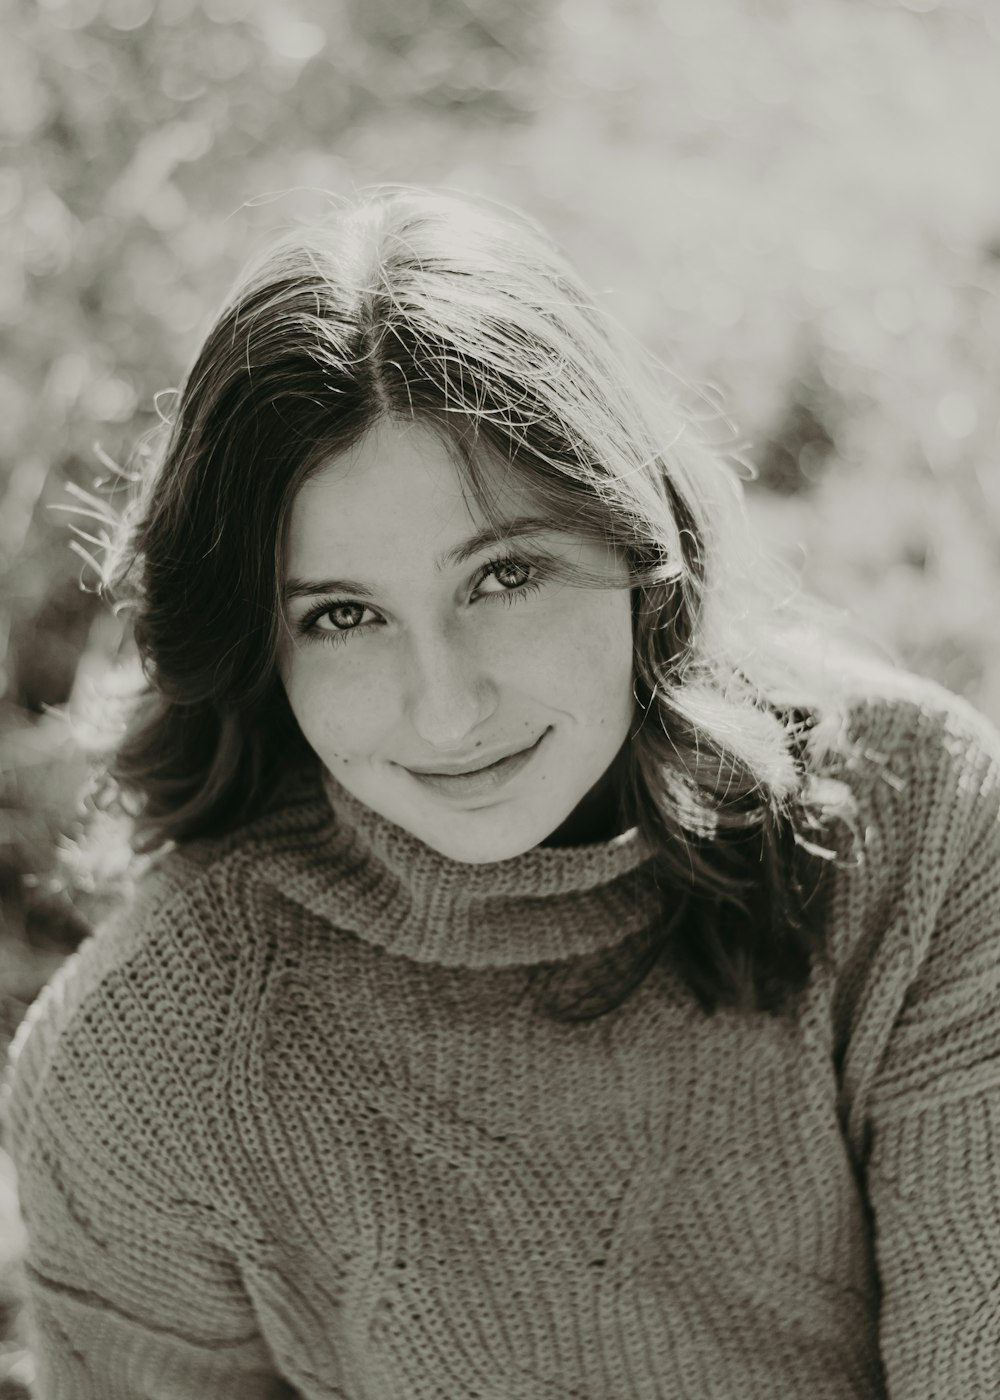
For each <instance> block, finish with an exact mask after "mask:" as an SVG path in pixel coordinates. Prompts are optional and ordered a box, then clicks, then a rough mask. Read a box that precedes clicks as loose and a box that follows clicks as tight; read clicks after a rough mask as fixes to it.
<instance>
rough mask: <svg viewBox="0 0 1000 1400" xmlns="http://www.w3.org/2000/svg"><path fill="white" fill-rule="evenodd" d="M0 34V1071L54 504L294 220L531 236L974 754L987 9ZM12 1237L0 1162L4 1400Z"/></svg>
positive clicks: (40, 773) (215, 9)
mask: <svg viewBox="0 0 1000 1400" xmlns="http://www.w3.org/2000/svg"><path fill="white" fill-rule="evenodd" d="M0 13H2V15H3V43H2V45H0V128H2V138H0V139H2V143H3V151H2V158H0V159H2V166H0V217H2V219H3V226H4V237H3V240H2V246H0V333H2V343H0V696H2V700H0V707H2V708H0V1054H2V1052H3V1050H4V1049H5V1046H6V1043H7V1041H8V1040H9V1037H10V1035H11V1034H12V1033H13V1031H14V1029H15V1027H16V1025H17V1023H18V1021H19V1020H20V1018H21V1016H22V1015H23V1013H24V1011H25V1010H26V1008H27V1006H28V1004H29V1003H30V1001H31V1000H32V998H33V997H34V995H35V994H36V992H37V991H38V989H39V988H40V986H41V985H42V983H43V982H44V981H45V980H46V979H47V978H48V976H50V975H51V973H52V972H53V971H54V970H55V968H56V967H57V966H58V965H59V963H60V961H61V960H62V959H63V958H64V957H65V956H66V954H67V952H68V951H70V950H71V949H72V948H73V947H74V946H76V944H77V943H78V941H79V939H80V937H81V936H82V934H83V933H84V931H85V929H86V920H87V918H88V909H87V907H86V903H85V897H86V892H85V891H84V892H81V891H67V890H64V889H61V888H60V886H59V882H58V879H57V877H56V875H55V869H56V867H55V852H56V850H57V848H58V846H59V844H60V842H63V841H65V840H66V839H67V837H70V838H71V837H72V833H73V831H74V824H75V822H76V819H77V813H76V794H75V786H76V784H77V782H78V780H79V777H80V765H79V761H78V760H77V759H76V757H75V755H74V750H73V743H72V738H71V735H70V733H69V728H68V726H67V723H66V720H65V717H64V714H65V709H66V707H67V706H71V705H72V704H73V702H74V698H75V697H79V696H80V694H81V693H82V692H83V691H84V690H85V689H86V687H87V686H88V685H89V684H90V683H91V680H92V678H93V677H94V675H95V674H99V673H100V672H101V671H102V669H104V668H106V667H107V666H108V664H109V661H110V659H111V658H112V657H113V656H114V654H115V651H116V648H117V646H118V641H119V637H118V625H117V623H115V621H114V620H113V619H111V618H109V617H108V616H107V615H106V614H105V612H104V611H103V610H102V608H101V605H100V603H99V600H98V599H97V598H96V597H95V596H94V594H93V593H92V592H87V591H85V590H84V589H82V588H81V578H82V579H83V580H84V581H85V582H88V581H89V583H90V585H91V586H92V582H93V576H92V573H91V571H89V570H88V569H87V567H86V564H85V561H84V559H83V558H82V556H81V555H80V554H79V553H78V552H75V551H74V550H73V549H72V548H71V547H70V541H71V540H72V539H73V536H71V535H70V533H69V531H68V528H67V522H68V520H69V519H70V518H71V517H68V516H67V515H66V514H65V512H64V511H63V510H62V509H61V508H60V507H63V506H65V505H67V504H70V503H72V502H73V501H74V500H76V501H77V503H79V499H78V498H77V497H74V495H73V492H74V491H75V490H84V491H86V490H89V489H91V488H92V487H93V485H94V482H95V480H96V479H98V478H105V479H106V478H108V477H109V475H110V473H109V469H108V466H107V462H108V460H111V461H124V460H126V459H127V457H128V455H129V452H130V450H131V448H132V447H133V445H134V444H135V442H136V440H137V439H138V438H139V437H140V435H141V434H142V433H143V432H144V431H146V430H147V429H148V428H150V427H151V426H152V425H153V424H154V423H155V421H156V404H155V400H156V396H157V395H160V394H165V391H169V390H170V389H171V388H172V387H175V386H177V385H178V383H179V382H180V380H181V378H182V376H183V373H184V370H185V368H186V366H187V364H188V362H189V361H190V358H191V357H192V355H193V353H194V351H195V348H196V346H197V344H198V341H199V338H200V335H201V333H202V332H203V331H204V330H205V329H206V328H207V324H208V319H209V317H210V315H211V313H212V312H213V310H214V308H215V306H216V304H217V303H218V301H219V299H220V298H221V296H222V295H223V294H224V292H225V291H226V290H227V288H228V286H229V284H230V283H231V282H232V280H233V279H234V278H235V276H236V275H237V274H238V272H239V271H240V269H241V267H242V266H243V264H244V263H245V261H246V260H247V258H248V257H249V256H250V255H251V254H253V253H255V252H256V251H258V250H259V249H260V248H262V247H263V246H264V245H265V244H266V243H268V242H270V241H271V239H272V238H274V237H275V236H276V235H278V234H279V233H281V232H282V231H284V230H285V229H287V228H288V227H289V226H290V225H292V224H294V223H296V222H297V221H300V220H303V219H312V218H315V217H317V216H319V215H321V214H322V213H323V212H324V210H325V209H326V207H327V201H326V199H325V196H324V191H333V192H335V193H337V194H349V193H350V192H351V191H353V190H355V189H357V188H359V187H362V186H364V185H367V184H371V183H373V182H376V181H381V180H389V181H397V182H406V183H415V184H424V183H427V184H436V185H447V186H452V187H457V188H459V189H464V190H468V191H472V192H478V193H482V194H485V195H488V196H491V197H494V198H497V199H500V200H503V201H507V202H509V203H513V204H516V205H519V206H522V207H524V208H525V209H527V210H528V211H530V212H531V213H533V214H535V215H536V216H537V217H539V218H540V219H541V220H542V221H543V222H544V223H545V224H546V225H547V226H548V227H549V229H550V230H551V231H552V232H553V233H554V234H555V235H556V237H557V238H558V239H559V240H560V241H561V242H562V244H563V246H564V247H565V249H566V250H567V251H568V253H569V254H570V256H571V257H572V258H573V259H574V261H575V262H576V263H577V265H578V267H579V268H580V270H581V272H582V273H583V275H584V277H585V279H586V280H587V281H588V282H589V283H590V285H591V286H592V287H594V288H595V289H596V290H597V291H598V292H599V293H600V296H601V300H602V302H603V304H604V305H606V306H607V307H608V308H609V309H611V310H612V311H614V312H615V313H616V314H617V315H618V316H619V318H620V319H622V320H624V321H625V322H626V324H627V325H628V326H629V327H630V328H631V329H632V330H634V331H635V332H636V333H637V334H638V335H639V336H640V337H642V338H643V339H644V340H645V341H646V342H647V343H648V344H649V345H650V346H651V347H652V348H653V349H654V350H655V351H656V352H657V353H658V354H659V355H660V356H661V357H662V358H664V359H665V360H666V361H667V362H668V363H669V364H671V365H672V366H674V367H675V368H676V369H677V370H678V371H679V373H681V374H682V375H683V376H684V377H685V378H687V379H688V380H690V381H693V383H694V384H695V385H696V386H698V389H699V391H700V393H701V394H702V396H703V408H704V412H705V414H706V415H708V416H711V415H713V414H716V415H719V422H720V425H721V426H722V428H724V427H725V422H726V417H728V418H730V419H732V421H733V422H734V423H735V424H736V430H735V437H734V438H733V441H735V442H737V443H738V444H739V445H740V449H741V454H742V457H743V458H744V459H745V460H746V462H747V463H749V464H750V467H751V468H752V474H753V476H752V479H748V480H747V485H746V492H747V498H748V502H749V506H750V510H751V512H752V514H753V515H754V516H755V517H756V519H757V520H758V522H759V523H760V525H761V527H762V529H763V530H764V532H765V534H766V535H767V536H768V538H770V539H771V540H772V541H773V544H774V548H775V549H776V550H777V551H778V552H779V553H780V554H781V555H782V556H783V557H784V558H785V559H786V560H787V561H788V562H790V563H791V564H793V565H794V566H795V567H796V568H797V569H799V570H800V572H801V576H802V579H803V582H804V584H805V586H806V587H808V588H809V589H811V590H813V591H815V592H816V593H818V594H820V595H821V596H823V597H825V598H827V599H828V600H829V601H831V602H833V603H834V604H835V605H836V606H838V607H841V608H843V609H845V610H848V611H849V612H850V613H852V614H853V615H854V616H855V617H856V618H857V619H858V620H859V621H860V622H861V623H862V624H863V625H864V626H865V627H866V628H867V629H868V631H869V632H870V634H871V635H873V636H874V637H876V638H877V639H878V640H880V641H881V642H883V643H884V644H885V645H887V646H888V647H889V648H890V649H891V650H893V651H894V652H895V653H896V654H897V656H898V657H899V658H900V659H901V660H902V661H903V662H904V664H906V665H908V666H910V667H911V668H912V669H914V670H917V671H919V672H921V673H923V674H926V675H929V676H932V677H934V678H935V679H937V680H939V681H941V682H942V683H943V684H945V685H947V686H948V687H949V688H951V689H953V690H955V691H957V692H959V693H961V694H964V695H965V696H967V697H968V698H969V699H970V700H971V701H972V702H973V703H974V704H976V705H977V706H978V707H979V708H980V709H982V710H983V711H984V712H985V713H986V714H987V715H989V716H990V717H991V718H992V719H993V720H994V721H995V722H1000V607H998V603H1000V468H998V464H997V457H998V446H1000V442H998V412H997V406H998V387H997V386H998V370H1000V296H998V293H1000V82H998V80H997V75H998V71H1000V69H998V60H1000V6H997V5H996V4H995V3H994V0H809V3H808V4H803V3H796V0H30V3H29V0H4V3H3V6H2V11H0ZM160 404H161V406H162V407H164V408H165V409H166V410H169V394H168V393H166V394H165V397H163V398H161V399H160ZM720 436H721V437H722V438H724V437H725V433H724V432H722V433H721V435H720ZM750 474H751V473H750V471H749V470H748V471H747V473H746V475H747V477H748V478H749V477H750ZM78 523H79V522H78ZM95 533H97V534H99V533H100V530H99V527H98V528H97V530H96V531H95ZM76 543H77V545H81V547H83V548H89V546H88V545H86V544H85V543H82V542H81V541H80V540H79V539H77V540H76ZM20 1244H21V1241H20V1233H19V1229H18V1223H17V1220H16V1217H15V1213H14V1210H13V1204H12V1194H11V1173H10V1167H9V1163H8V1162H7V1160H6V1159H5V1158H4V1157H3V1154H2V1153H0V1400H13V1397H15V1396H24V1395H27V1394H30V1384H31V1376H30V1358H28V1357H27V1355H26V1353H25V1352H24V1351H23V1350H22V1347H21V1343H20V1342H19V1340H18V1318H17V1277H18V1274H17V1270H18V1264H17V1256H18V1252H19V1249H20Z"/></svg>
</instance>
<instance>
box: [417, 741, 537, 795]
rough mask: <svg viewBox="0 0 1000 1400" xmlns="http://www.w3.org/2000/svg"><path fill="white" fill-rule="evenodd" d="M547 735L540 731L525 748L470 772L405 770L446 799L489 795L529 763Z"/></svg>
mask: <svg viewBox="0 0 1000 1400" xmlns="http://www.w3.org/2000/svg"><path fill="white" fill-rule="evenodd" d="M548 732H549V731H548V730H547V729H546V730H544V731H543V732H542V733H541V734H540V735H539V737H538V738H537V739H536V740H535V742H534V743H533V744H532V745H531V746H530V747H529V748H527V749H521V750H520V751H519V752H518V753H514V754H509V755H508V756H507V757H506V758H500V759H497V760H496V762H494V763H490V764H487V765H486V766H485V767H484V768H476V769H474V770H473V771H472V772H471V773H417V772H415V771H414V770H413V769H412V768H408V769H407V770H406V771H407V772H408V773H409V774H410V776H411V777H413V778H415V779H416V781H417V782H419V783H422V784H423V785H424V786H425V787H432V788H435V789H436V790H437V791H438V792H442V793H445V794H447V795H449V796H459V795H465V794H468V795H474V794H476V793H479V792H489V791H491V790H492V789H494V788H497V787H500V786H501V785H502V784H504V783H506V782H508V781H509V780H510V779H511V778H513V777H514V776H515V775H516V774H517V773H519V772H520V771H521V770H522V769H523V768H525V767H526V766H527V764H529V763H530V762H531V760H532V758H533V757H534V756H535V753H536V752H537V750H538V748H539V747H540V745H541V743H542V741H543V740H544V738H545V736H546V735H547V734H548Z"/></svg>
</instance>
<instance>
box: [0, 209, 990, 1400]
mask: <svg viewBox="0 0 1000 1400" xmlns="http://www.w3.org/2000/svg"><path fill="white" fill-rule="evenodd" d="M107 582H108V585H109V590H110V592H111V594H112V596H114V597H115V598H117V599H118V600H119V601H121V600H126V601H128V602H130V603H131V605H132V607H133V609H134V631H135V637H136V640H137V643H138V648H139V652H140V654H141V657H142V659H143V664H144V673H145V683H144V688H143V691H142V693H141V695H140V696H139V697H138V699H137V701H136V703H135V705H134V707H133V710H132V713H131V716H130V719H129V727H128V729H127V731H126V733H125V735H124V737H123V739H122V742H121V744H120V745H119V747H118V749H117V752H116V754H115V755H114V758H113V761H112V763H111V766H110V775H111V779H112V786H111V789H110V794H111V799H112V800H113V801H112V805H114V804H117V808H118V809H119V810H120V811H127V812H129V813H130V814H131V817H130V820H131V841H132V847H133V849H134V851H135V852H136V853H137V857H138V856H141V857H142V858H141V860H139V859H138V858H137V861H136V863H135V866H134V869H135V875H134V879H133V881H132V888H131V890H130V892H129V894H128V896H127V898H125V899H124V900H123V902H122V905H121V908H120V910H119V912H118V913H117V914H116V915H115V917H114V918H112V919H111V920H109V921H108V922H107V923H106V924H105V925H103V926H102V927H101V928H100V929H98V931H97V932H96V934H95V935H94V936H93V937H92V938H90V939H89V940H88V941H87V942H86V943H85V944H84V945H83V946H82V947H81V949H80V951H79V952H78V953H77V954H76V955H75V956H74V957H73V958H71V959H70V960H69V961H68V962H67V963H66V964H65V965H64V967H63V968H62V969H60V973H59V974H58V976H57V977H56V978H55V979H54V981H53V982H52V983H51V984H50V985H49V987H48V988H47V989H46V990H45V991H44V992H43V994H42V996H41V997H40V998H39V1000H38V1001H37V1002H36V1004H35V1006H34V1008H33V1009H32V1011H31V1012H30V1013H29V1015H28V1017H27V1019H26V1021H25V1023H24V1025H23V1027H22V1028H21V1030H20V1032H19V1034H18V1036H17V1039H16V1041H15V1044H14V1046H13V1048H12V1054H11V1065H10V1069H9V1076H8V1080H9V1082H8V1093H9V1103H8V1114H7V1117H8V1136H9V1141H10V1144H11V1150H12V1152H13V1155H14V1158H15V1162H16V1166H17V1170H18V1180H19V1192H20V1202H21V1209H22V1214H23V1216H24V1220H25V1225H26V1228H27V1233H28V1240H29V1251H28V1258H27V1261H26V1283H27V1290H28V1300H29V1306H28V1321H29V1329H30V1337H31V1340H32V1345H33V1349H34V1354H35V1358H36V1361H37V1367H38V1375H39V1387H40V1394H41V1396H42V1397H44V1400H57V1397H70V1396H72V1397H74V1400H85V1397H94V1398H95V1400H96V1397H101V1400H111V1397H115V1400H125V1397H128V1400H133V1398H134V1400H138V1398H139V1397H157V1400H159V1398H160V1397H163V1400H166V1397H171V1400H180V1397H184V1400H195V1397H197V1400H202V1397H206V1396H210V1395H211V1396H222V1397H228V1396H231V1397H234V1400H235V1397H239V1400H252V1397H258V1396H277V1395H288V1394H293V1395H299V1396H303V1397H308V1400H318V1397H321V1396H322V1397H330V1396H343V1397H347V1400H368V1397H372V1398H373V1400H397V1397H398V1400H419V1398H420V1397H430V1396H434V1397H448V1400H452V1397H454V1400H469V1397H474V1396H478V1397H483V1400H485V1397H491V1400H515V1397H516V1400H543V1397H544V1400H555V1397H571V1396H575V1397H588V1400H597V1398H598V1397H601V1398H602V1400H603V1397H614V1400H620V1398H621V1397H624V1396H628V1397H632V1398H633V1400H654V1397H662V1396H665V1395H670V1396H677V1397H680V1396H687V1397H693V1398H694V1400H704V1397H708V1396H720V1397H722V1396H725V1397H733V1396H737V1395H738V1396H740V1397H753V1396H760V1397H767V1400H780V1397H789V1400H791V1397H796V1398H798V1397H801V1396H802V1395H805V1394H811V1395H816V1396H824V1397H831V1400H832V1397H845V1400H846V1397H848V1396H850V1397H858V1396H865V1397H876V1396H884V1395H891V1396H894V1397H906V1400H916V1398H917V1397H924V1396H926V1397H930V1396H941V1395H945V1394H947V1395H955V1396H958V1395H961V1396H962V1397H963V1400H967V1398H968V1397H973V1396H978V1395H982V1396H985V1395H986V1394H987V1393H989V1392H990V1386H991V1385H993V1384H994V1383H995V1378H996V1374H997V1362H998V1361H1000V1322H998V1318H1000V1306H998V1304H1000V1295H998V1292H997V1279H998V1278H1000V1200H998V1196H997V1181H996V1175H995V1170H994V1169H993V1167H992V1164H993V1163H995V1161H996V1157H997V1152H998V1149H1000V1142H998V1141H997V1123H998V1122H1000V1114H998V1112H997V1109H998V1107H1000V1088H998V1077H997V1073H996V1065H997V1054H998V1047H1000V1011H998V1009H997V1007H998V998H997V996H996V990H997V982H998V975H1000V947H998V945H1000V937H998V933H1000V823H998V810H1000V736H998V734H997V732H996V730H995V729H994V728H993V727H992V725H991V724H990V723H989V722H988V721H987V720H986V719H984V718H983V717H982V716H981V715H979V714H978V713H977V712H976V711H975V710H973V709H972V707H971V706H969V705H968V704H967V703H966V702H964V701H962V700H961V699H959V698H957V697H955V696H952V695H951V694H949V693H948V692H946V691H944V690H942V689H941V688H940V687H938V686H936V685H934V684H932V683H930V682H927V681H922V680H919V679H917V678H916V677H913V676H910V675H908V674H906V673H905V672H903V671H901V670H900V669H898V668H894V667H893V666H892V665H890V664H888V663H886V662H883V661H881V660H880V659H877V658H875V657H873V656H872V655H871V654H869V652H868V651H866V649H865V648H864V647H863V646H862V645H861V643H859V642H856V641H855V640H853V639H852V638H851V636H850V635H849V633H848V630H847V629H846V628H845V627H843V626H842V625H840V624H839V623H838V622H837V620H836V618H835V617H834V615H833V614H831V613H830V612H829V611H827V610H824V609H822V608H821V607H820V605H819V604H818V603H816V602H814V601H811V600H809V599H808V598H807V597H806V596H805V595H803V594H802V593H801V591H798V590H797V588H796V585H795V582H794V580H791V579H790V578H789V577H787V576H786V574H785V573H784V572H783V570H781V569H780V568H778V567H777V566H776V565H775V564H773V563H772V562H770V561H769V560H768V559H767V557H766V555H765V554H764V553H763V552H762V551H761V550H760V549H758V548H757V547H756V546H755V545H754V544H753V542H752V536H751V532H750V530H749V526H748V522H747V519H746V516H745V513H744V510H743V506H742V500H741V495H740V487H739V481H738V478H737V477H736V476H735V474H734V473H733V471H732V469H731V467H730V466H729V465H728V464H727V463H725V462H723V461H722V460H721V458H720V456H719V454H718V453H717V452H714V451H713V450H711V449H710V448H709V447H708V446H707V445H706V444H704V443H703V442H701V441H700V440H699V438H698V436H697V434H696V432H695V430H694V426H693V423H692V421H691V418H690V415H689V414H686V413H685V412H684V410H683V409H682V407H681V405H680V403H679V402H678V398H677V395H676V394H675V393H674V392H673V391H672V390H671V389H670V387H669V386H668V385H667V384H666V382H665V381H664V380H663V378H662V376H658V375H657V373H656V372H655V370H654V369H653V368H651V367H650V365H649V363H647V362H644V361H643V360H642V357H641V355H639V353H638V352H636V351H635V350H634V349H633V347H631V346H630V344H629V343H628V342H627V339H626V337H625V336H624V335H623V334H621V333H620V332H619V331H617V330H616V329H615V328H614V326H613V325H612V324H610V322H609V321H608V319H607V318H606V317H605V316H604V315H602V313H601V312H600V311H599V310H598V308H597V307H596V306H595V304H594V302H593V301H592V300H591V299H590V298H589V297H588V296H587V294H586V293H585V291H584V290H583V288H582V287H581V286H580V284H579V283H578V281H577V280H576V278H575V276H574V274H573V273H572V271H571V270H570V269H569V268H568V267H567V265H566V264H565V263H564V262H563V260H562V259H561V258H560V256H559V254H558V253H557V252H556V250H555V249H554V248H553V247H552V245H551V243H550V242H549V241H548V239H547V238H546V237H545V236H544V235H543V234H542V233H541V232H540V231H539V230H538V229H537V228H535V227H534V226H533V225H532V224H531V223H530V222H529V221H527V220H525V219H523V218H520V217H518V216H515V215H513V214H510V213H504V214H501V213H498V212H497V211H496V210H492V209H489V208H486V207H484V206H482V205H480V204H478V203H476V202H475V201H471V200H464V199H460V198H458V197H456V196H443V195H436V194H430V193H421V192H417V191H406V190H391V189H390V190H380V191H376V192H374V193H373V194H371V195H369V196H366V197H364V198H362V199H360V200H358V201H357V202H356V203H354V204H352V205H348V206H345V207H344V208H342V209H340V210H339V211H338V212H337V214H336V215H335V216H334V217H333V218H331V219H330V220H329V221H328V222H327V223H326V224H325V225H324V226H323V227H321V228H318V229H315V230H312V231H306V232H302V233H297V234H295V235H294V236H292V237H290V238H288V239H286V240H285V241H283V242H282V243H281V244H280V245H279V246H278V247H277V248H276V249H272V250H271V251H270V252H268V254H267V255H266V256H265V257H264V258H263V259H262V260H261V261H260V262H259V264H258V265H257V266H256V267H255V268H254V269H253V270H252V271H251V272H250V273H249V274H248V275H247V277H246V278H245V279H244V281H243V282H242V284H241V285H240V286H239V288H238V289H237V291H236V292H235V294H234V295H233V297H232V298H231V299H230V301H229V302H228V303H227V305H226V306H225V307H224V308H223V310H222V311H221V313H220V315H219V317H218V319H217V321H216V323H215V325H214V327H213V329H212V330H211V331H210V333H209V334H208V337H207V339H206V341H205V344H204V346H203V347H202V349H201V352H200V354H199V355H198V357H197V360H196V363H195V365H194V367H193V369H192V371H191V373H190V375H189V377H188V380H187V383H186V385H185V387H184V389H183V392H182V394H181V397H180V400H179V404H178V408H177V412H176V417H175V419H174V421H173V423H172V425H171V427H170V430H169V435H168V437H167V440H166V441H165V444H164V446H163V450H162V452H161V453H160V454H159V457H158V459H157V461H156V464H155V468H154V469H153V470H151V471H150V472H148V473H147V475H146V479H145V480H144V481H143V482H142V483H141V489H140V491H139V493H138V495H137V497H136V500H135V502H134V504H133V506H132V507H131V508H130V510H129V511H128V512H127V514H126V517H125V519H124V521H123V523H122V528H121V532H120V536H119V539H118V542H117V547H116V550H115V552H114V555H113V557H112V558H111V560H110V561H109V564H108V578H107Z"/></svg>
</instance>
